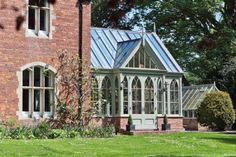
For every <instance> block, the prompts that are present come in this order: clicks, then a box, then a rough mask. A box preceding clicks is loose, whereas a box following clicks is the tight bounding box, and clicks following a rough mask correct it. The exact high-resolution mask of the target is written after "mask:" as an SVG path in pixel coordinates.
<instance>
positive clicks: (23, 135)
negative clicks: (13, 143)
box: [5, 127, 34, 139]
mask: <svg viewBox="0 0 236 157" xmlns="http://www.w3.org/2000/svg"><path fill="white" fill-rule="evenodd" d="M5 138H9V139H32V138H34V135H33V133H32V130H31V128H28V127H16V128H9V129H7V130H6V132H5Z"/></svg>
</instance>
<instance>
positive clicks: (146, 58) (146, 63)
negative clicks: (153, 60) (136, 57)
mask: <svg viewBox="0 0 236 157" xmlns="http://www.w3.org/2000/svg"><path fill="white" fill-rule="evenodd" d="M145 68H150V57H149V56H148V55H147V54H146V56H145Z"/></svg>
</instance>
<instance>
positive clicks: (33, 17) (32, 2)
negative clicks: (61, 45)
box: [28, 0, 50, 36]
mask: <svg viewBox="0 0 236 157" xmlns="http://www.w3.org/2000/svg"><path fill="white" fill-rule="evenodd" d="M49 26H50V5H49V3H48V0H29V3H28V30H29V32H30V33H33V35H36V36H49V29H50V28H49Z"/></svg>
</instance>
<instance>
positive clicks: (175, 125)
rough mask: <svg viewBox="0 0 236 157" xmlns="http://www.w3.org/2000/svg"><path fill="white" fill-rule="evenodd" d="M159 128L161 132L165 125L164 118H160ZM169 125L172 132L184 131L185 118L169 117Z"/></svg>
mask: <svg viewBox="0 0 236 157" xmlns="http://www.w3.org/2000/svg"><path fill="white" fill-rule="evenodd" d="M157 119H158V123H157V125H158V128H159V130H161V125H162V124H163V117H158V118H157ZM168 123H169V124H170V125H171V130H176V131H183V130H184V128H183V117H168Z"/></svg>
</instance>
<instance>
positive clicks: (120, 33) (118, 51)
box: [91, 27, 183, 73]
mask: <svg viewBox="0 0 236 157" xmlns="http://www.w3.org/2000/svg"><path fill="white" fill-rule="evenodd" d="M142 37H143V35H142V32H135V31H125V30H115V29H106V28H96V27H92V29H91V65H92V67H93V68H104V69H112V68H120V67H121V66H122V65H123V63H124V62H125V61H126V60H127V58H129V56H130V54H131V53H132V52H133V51H134V50H135V49H136V48H139V47H140V45H141V43H142ZM144 38H145V41H146V42H147V43H148V44H149V46H150V47H151V49H152V50H153V52H154V53H155V54H156V56H157V58H159V60H160V61H161V63H162V64H163V65H164V67H165V69H166V70H167V72H175V73H178V72H179V73H182V72H183V71H182V69H181V68H180V67H179V65H178V64H177V62H176V61H175V60H174V59H173V57H172V55H171V54H170V52H169V51H168V50H167V49H166V47H165V46H164V44H163V43H162V42H161V40H160V38H159V37H158V36H157V35H156V34H155V33H144Z"/></svg>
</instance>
